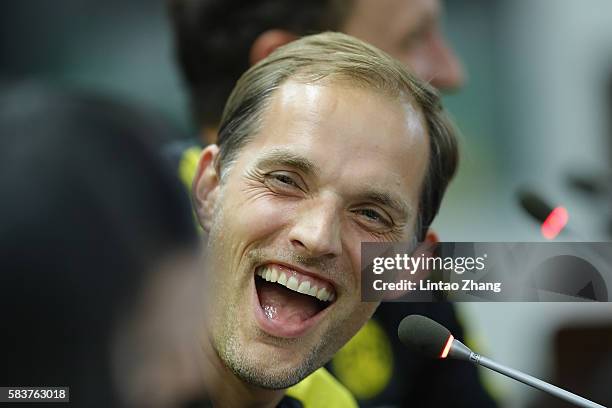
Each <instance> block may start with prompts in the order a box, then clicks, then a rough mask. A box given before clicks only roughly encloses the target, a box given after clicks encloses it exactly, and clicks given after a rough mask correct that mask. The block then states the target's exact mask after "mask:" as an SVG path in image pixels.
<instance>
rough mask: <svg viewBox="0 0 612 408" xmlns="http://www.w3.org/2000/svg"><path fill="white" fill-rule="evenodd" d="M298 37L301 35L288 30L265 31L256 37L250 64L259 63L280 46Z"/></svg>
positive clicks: (250, 55)
mask: <svg viewBox="0 0 612 408" xmlns="http://www.w3.org/2000/svg"><path fill="white" fill-rule="evenodd" d="M298 38H299V37H298V36H297V35H295V34H293V33H292V32H290V31H287V30H267V31H264V32H263V33H261V34H260V35H259V36H258V37H257V38H256V39H255V41H254V42H253V45H252V46H251V52H250V54H249V62H250V64H251V65H255V64H257V63H258V62H259V61H261V60H262V59H264V58H266V57H267V56H268V55H270V53H272V51H274V50H275V49H277V48H278V47H281V46H283V45H285V44H288V43H290V42H291V41H294V40H297V39H298Z"/></svg>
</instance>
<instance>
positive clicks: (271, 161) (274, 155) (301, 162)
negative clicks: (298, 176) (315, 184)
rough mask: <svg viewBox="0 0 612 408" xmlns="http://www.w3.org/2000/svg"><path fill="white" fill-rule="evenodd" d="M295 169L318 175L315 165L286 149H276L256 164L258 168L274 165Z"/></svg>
mask: <svg viewBox="0 0 612 408" xmlns="http://www.w3.org/2000/svg"><path fill="white" fill-rule="evenodd" d="M279 164H280V165H282V166H287V167H293V168H296V169H298V170H300V171H302V172H303V173H304V174H306V175H310V174H313V175H316V174H317V173H318V171H317V167H316V166H315V164H314V163H313V162H312V161H310V160H308V159H307V158H305V157H303V156H300V155H299V154H296V153H293V152H290V151H288V150H285V149H274V150H270V151H269V152H266V153H264V154H263V155H262V156H261V157H260V158H259V159H258V160H257V163H256V164H255V166H256V167H258V168H263V167H271V166H274V165H279Z"/></svg>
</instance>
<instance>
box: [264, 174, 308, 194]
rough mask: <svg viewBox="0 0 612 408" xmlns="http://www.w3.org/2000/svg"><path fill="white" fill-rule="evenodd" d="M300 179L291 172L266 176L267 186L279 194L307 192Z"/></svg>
mask: <svg viewBox="0 0 612 408" xmlns="http://www.w3.org/2000/svg"><path fill="white" fill-rule="evenodd" d="M298 177H299V176H297V175H294V174H291V173H289V172H280V171H279V172H273V173H269V174H267V175H266V184H267V185H268V187H269V188H270V189H272V190H273V191H277V192H292V191H296V190H301V191H305V190H304V186H303V183H302V181H301V180H300V179H299V178H298Z"/></svg>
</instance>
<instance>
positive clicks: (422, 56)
mask: <svg viewBox="0 0 612 408" xmlns="http://www.w3.org/2000/svg"><path fill="white" fill-rule="evenodd" d="M439 19H440V3H439V0H377V1H371V0H356V1H355V5H354V8H353V10H352V12H351V14H350V15H349V17H348V19H347V21H346V22H345V23H344V25H343V26H342V27H341V31H343V32H345V33H346V34H349V35H352V36H354V37H357V38H360V39H362V40H364V41H366V42H369V43H370V44H373V45H375V46H377V47H378V48H380V49H381V50H384V51H386V52H387V53H388V54H390V55H391V56H393V57H395V58H396V59H397V60H399V61H401V62H403V63H404V64H405V65H406V66H407V67H409V68H410V69H411V70H412V71H413V72H414V74H415V75H416V76H417V77H418V78H420V79H422V80H424V81H426V82H430V83H431V84H432V85H433V86H435V87H436V88H438V89H440V90H450V89H454V88H458V87H460V86H461V84H462V83H463V72H462V68H461V64H460V62H459V60H458V59H457V57H456V55H455V54H454V53H453V51H452V49H451V48H450V47H449V45H448V44H446V42H445V40H444V37H443V35H442V33H441V32H440V27H439Z"/></svg>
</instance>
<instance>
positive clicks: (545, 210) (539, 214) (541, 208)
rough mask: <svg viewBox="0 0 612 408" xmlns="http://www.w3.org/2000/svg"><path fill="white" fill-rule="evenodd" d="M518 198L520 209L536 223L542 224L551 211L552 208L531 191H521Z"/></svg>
mask: <svg viewBox="0 0 612 408" xmlns="http://www.w3.org/2000/svg"><path fill="white" fill-rule="evenodd" d="M518 198H519V202H520V203H521V207H523V209H524V210H525V211H527V213H528V214H529V215H531V216H532V217H533V218H535V219H536V220H537V221H538V222H544V221H545V220H546V218H547V217H548V215H549V214H550V213H551V212H552V211H553V207H552V206H551V205H550V204H549V203H547V202H546V201H544V199H542V197H540V196H539V195H538V194H536V193H534V192H532V191H529V190H521V191H519V192H518Z"/></svg>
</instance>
